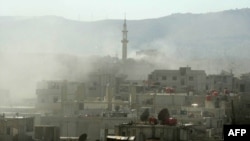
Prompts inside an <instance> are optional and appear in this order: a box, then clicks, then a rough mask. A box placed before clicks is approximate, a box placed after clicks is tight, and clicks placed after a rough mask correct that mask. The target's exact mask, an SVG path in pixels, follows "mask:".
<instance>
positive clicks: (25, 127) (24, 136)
mask: <svg viewBox="0 0 250 141" xmlns="http://www.w3.org/2000/svg"><path fill="white" fill-rule="evenodd" d="M0 125H1V126H0V127H1V128H0V140H1V141H13V140H18V141H32V136H33V126H34V118H33V117H21V116H19V115H18V114H17V115H15V116H14V117H6V116H5V115H3V116H1V117H0Z"/></svg>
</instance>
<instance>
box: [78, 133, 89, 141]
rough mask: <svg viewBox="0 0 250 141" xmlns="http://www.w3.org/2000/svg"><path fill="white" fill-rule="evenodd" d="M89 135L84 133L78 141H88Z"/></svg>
mask: <svg viewBox="0 0 250 141" xmlns="http://www.w3.org/2000/svg"><path fill="white" fill-rule="evenodd" d="M87 136H88V135H87V134H86V133H83V134H82V135H80V137H79V139H78V141H86V140H87Z"/></svg>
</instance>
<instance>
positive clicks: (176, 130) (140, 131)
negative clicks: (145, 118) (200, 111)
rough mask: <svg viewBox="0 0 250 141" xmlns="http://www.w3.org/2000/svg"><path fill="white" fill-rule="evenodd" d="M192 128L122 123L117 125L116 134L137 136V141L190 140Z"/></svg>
mask: <svg viewBox="0 0 250 141" xmlns="http://www.w3.org/2000/svg"><path fill="white" fill-rule="evenodd" d="M191 131H192V128H190V127H188V126H186V127H185V126H167V125H145V124H144V125H143V124H132V125H126V124H120V125H116V126H115V135H120V136H135V139H136V140H137V141H166V140H170V141H189V140H191V139H192V134H194V133H191Z"/></svg>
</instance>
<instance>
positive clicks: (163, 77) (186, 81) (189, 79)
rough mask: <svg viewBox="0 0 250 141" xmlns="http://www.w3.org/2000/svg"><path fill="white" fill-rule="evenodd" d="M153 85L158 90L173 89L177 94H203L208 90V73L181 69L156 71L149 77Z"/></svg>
mask: <svg viewBox="0 0 250 141" xmlns="http://www.w3.org/2000/svg"><path fill="white" fill-rule="evenodd" d="M148 81H149V83H150V84H151V85H155V86H158V89H162V88H165V87H172V88H174V90H175V91H176V92H189V91H192V92H194V93H203V92H205V90H206V73H205V71H204V70H191V67H180V69H179V70H154V71H153V72H152V73H151V74H149V75H148Z"/></svg>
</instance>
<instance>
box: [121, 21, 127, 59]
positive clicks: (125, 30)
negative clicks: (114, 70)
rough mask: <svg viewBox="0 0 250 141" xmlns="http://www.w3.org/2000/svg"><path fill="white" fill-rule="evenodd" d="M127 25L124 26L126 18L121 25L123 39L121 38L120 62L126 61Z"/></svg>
mask: <svg viewBox="0 0 250 141" xmlns="http://www.w3.org/2000/svg"><path fill="white" fill-rule="evenodd" d="M127 33H128V30H127V24H126V18H125V19H124V23H123V30H122V34H123V38H122V60H123V61H125V60H126V59H127V44H128V39H127Z"/></svg>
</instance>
